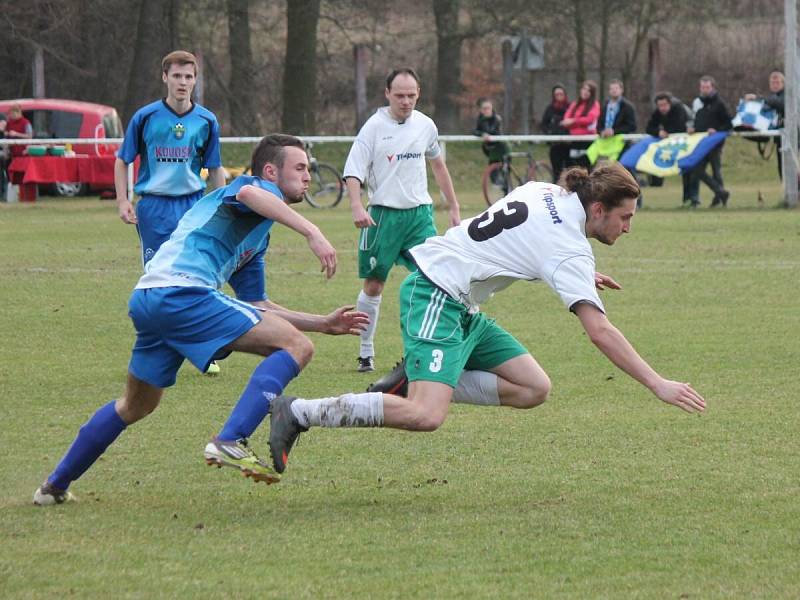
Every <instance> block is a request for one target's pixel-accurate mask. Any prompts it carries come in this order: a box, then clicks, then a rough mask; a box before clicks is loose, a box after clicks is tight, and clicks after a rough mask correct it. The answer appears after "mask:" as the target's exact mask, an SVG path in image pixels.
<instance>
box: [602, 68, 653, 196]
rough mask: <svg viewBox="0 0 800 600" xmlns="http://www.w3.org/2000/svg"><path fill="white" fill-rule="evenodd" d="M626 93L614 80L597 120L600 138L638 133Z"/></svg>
mask: <svg viewBox="0 0 800 600" xmlns="http://www.w3.org/2000/svg"><path fill="white" fill-rule="evenodd" d="M624 91H625V88H624V86H623V85H622V82H621V81H620V80H619V79H612V80H611V81H610V82H609V84H608V99H607V100H606V101H605V104H603V108H602V109H601V110H600V118H599V119H597V130H598V131H599V132H600V137H604V138H606V137H611V136H612V135H617V134H621V133H634V132H636V109H635V108H634V106H633V104H631V103H630V102H629V101H628V99H627V98H625V97H624V96H623V95H622V93H623V92H624ZM629 146H630V143H629V142H625V145H624V146H623V147H622V152H623V153H624V152H625V150H627V149H628V147H629ZM631 175H633V176H634V177H636V172H635V171H631ZM636 206H637V207H638V208H641V207H642V196H641V195H640V196H639V200H638V202H637V203H636Z"/></svg>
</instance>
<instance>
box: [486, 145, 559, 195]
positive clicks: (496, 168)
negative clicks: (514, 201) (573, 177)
mask: <svg viewBox="0 0 800 600" xmlns="http://www.w3.org/2000/svg"><path fill="white" fill-rule="evenodd" d="M513 158H525V159H526V160H527V169H526V170H525V172H524V173H520V171H519V170H517V169H516V168H514V165H513V164H512V159H513ZM529 181H546V182H548V183H550V182H551V181H553V168H552V167H551V166H550V163H548V162H547V161H544V160H535V159H534V158H533V154H531V153H530V152H509V153H507V154H504V155H503V160H502V162H494V163H491V164H489V165H488V166H487V167H486V169H485V170H484V171H483V198H484V200H486V204H488V205H489V206H491V205H492V204H494V203H495V202H497V201H498V200H500V198H503V197H504V196H507V195H508V193H509V192H510V191H511V190H513V189H514V188H516V187H519V186H521V185H522V184H523V183H527V182H529Z"/></svg>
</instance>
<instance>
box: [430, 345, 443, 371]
mask: <svg viewBox="0 0 800 600" xmlns="http://www.w3.org/2000/svg"><path fill="white" fill-rule="evenodd" d="M431 358H433V360H432V361H431V364H429V365H428V369H429V370H430V372H431V373H438V372H439V371H441V370H442V359H443V358H444V352H442V351H441V350H439V349H436V350H434V351H432V352H431Z"/></svg>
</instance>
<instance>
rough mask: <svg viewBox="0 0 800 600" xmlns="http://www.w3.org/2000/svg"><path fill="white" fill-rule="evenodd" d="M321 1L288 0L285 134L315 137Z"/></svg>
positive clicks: (284, 94)
mask: <svg viewBox="0 0 800 600" xmlns="http://www.w3.org/2000/svg"><path fill="white" fill-rule="evenodd" d="M319 4H320V0H287V2H286V5H287V9H286V22H287V29H286V60H285V62H284V71H283V119H282V127H283V131H284V133H290V134H295V135H302V134H307V135H308V134H313V133H315V128H316V121H315V118H314V107H315V104H316V102H315V101H316V89H317V56H316V55H317V24H318V22H319Z"/></svg>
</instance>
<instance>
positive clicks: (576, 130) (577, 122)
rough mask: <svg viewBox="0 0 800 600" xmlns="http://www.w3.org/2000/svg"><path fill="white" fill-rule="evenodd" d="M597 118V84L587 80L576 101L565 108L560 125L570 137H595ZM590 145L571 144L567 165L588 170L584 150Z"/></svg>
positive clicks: (583, 143)
mask: <svg viewBox="0 0 800 600" xmlns="http://www.w3.org/2000/svg"><path fill="white" fill-rule="evenodd" d="M599 116H600V103H599V102H598V101H597V84H596V83H595V82H594V81H592V80H591V79H587V80H586V81H584V82H583V84H582V85H581V89H580V92H578V99H577V100H575V101H574V102H572V103H571V104H570V105H569V108H567V112H565V113H564V120H563V121H561V125H562V126H563V127H566V128H567V130H568V131H569V134H570V135H595V134H597V118H598V117H599ZM591 143H592V142H591V141H580V142H572V143H571V144H570V153H569V154H570V159H569V161H568V165H580V166H582V167H585V168H586V169H587V170H588V169H589V168H590V166H589V159H588V158H586V149H587V148H588V147H589V146H590V145H591Z"/></svg>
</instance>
